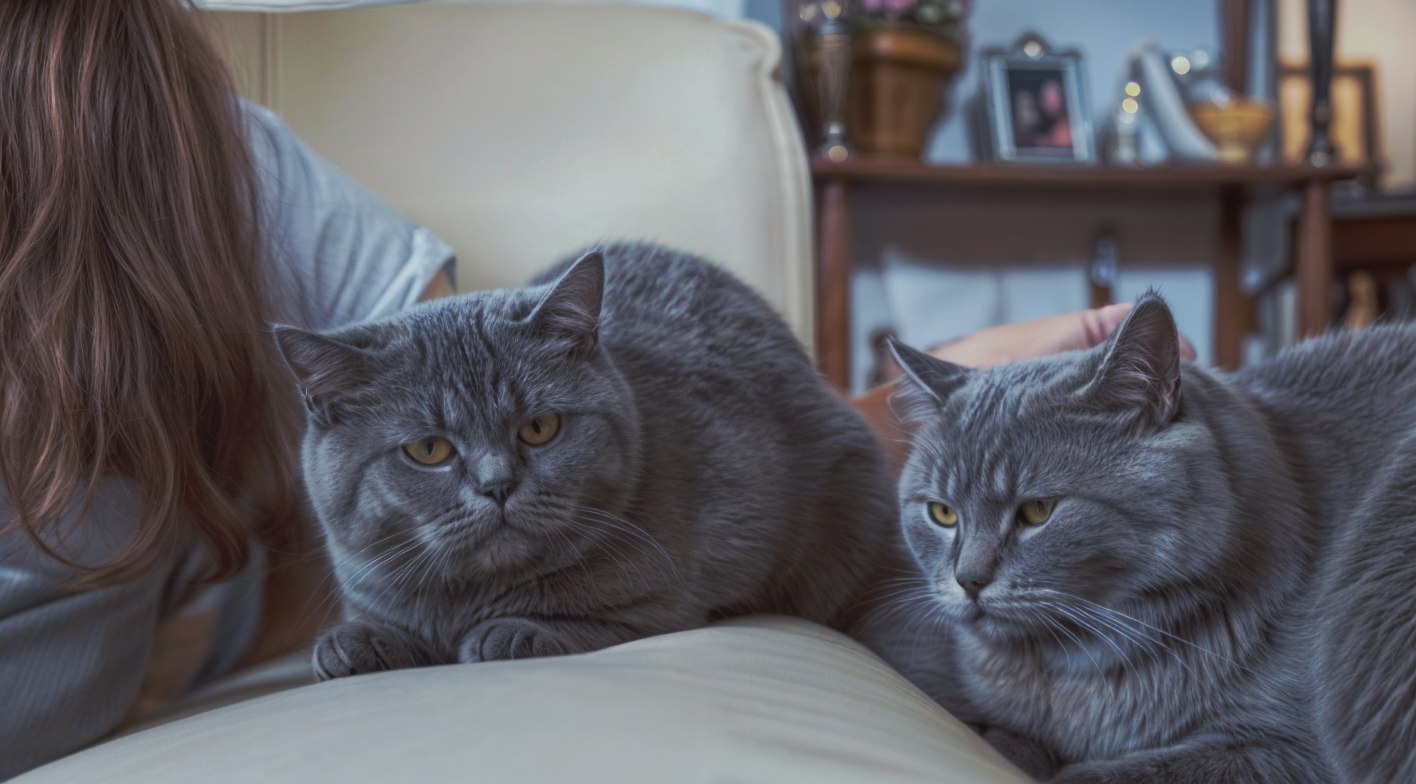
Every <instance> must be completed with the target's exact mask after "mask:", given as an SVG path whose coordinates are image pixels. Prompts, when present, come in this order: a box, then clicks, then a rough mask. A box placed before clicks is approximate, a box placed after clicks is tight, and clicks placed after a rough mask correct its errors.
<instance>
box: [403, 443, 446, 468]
mask: <svg viewBox="0 0 1416 784" xmlns="http://www.w3.org/2000/svg"><path fill="white" fill-rule="evenodd" d="M403 451H404V452H406V453H407V454H408V456H409V457H411V458H413V459H414V460H417V461H418V462H419V463H422V464H423V465H429V466H430V465H437V464H438V463H441V462H443V461H444V460H447V459H448V458H449V457H451V456H452V442H451V441H448V440H447V439H446V438H438V437H437V436H432V437H429V438H424V439H420V440H418V441H414V442H413V443H411V444H404V445H403Z"/></svg>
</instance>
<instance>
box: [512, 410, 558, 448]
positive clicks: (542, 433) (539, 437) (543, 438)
mask: <svg viewBox="0 0 1416 784" xmlns="http://www.w3.org/2000/svg"><path fill="white" fill-rule="evenodd" d="M560 422H561V420H560V415H559V414H543V415H541V416H538V417H536V418H535V419H532V420H529V421H527V422H526V423H525V424H523V425H522V426H521V428H520V429H518V430H517V431H516V435H517V437H519V438H520V439H521V440H522V441H525V442H526V443H528V444H530V445H531V446H540V445H542V444H544V443H546V442H547V441H550V440H551V439H552V438H555V437H556V433H557V432H559V431H560Z"/></svg>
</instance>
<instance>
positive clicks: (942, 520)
mask: <svg viewBox="0 0 1416 784" xmlns="http://www.w3.org/2000/svg"><path fill="white" fill-rule="evenodd" d="M929 519H931V520H933V521H934V522H935V523H937V524H938V525H942V526H944V527H945V528H953V527H954V526H955V525H957V524H958V522H959V513H958V512H955V511H954V510H953V508H952V507H948V506H945V505H944V504H941V503H939V502H938V501H930V502H929Z"/></svg>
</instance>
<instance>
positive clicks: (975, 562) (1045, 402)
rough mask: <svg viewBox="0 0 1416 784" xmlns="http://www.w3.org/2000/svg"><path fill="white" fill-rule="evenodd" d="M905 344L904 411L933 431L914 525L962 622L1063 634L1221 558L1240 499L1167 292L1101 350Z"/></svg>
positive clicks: (909, 492) (908, 501)
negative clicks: (967, 355) (945, 351)
mask: <svg viewBox="0 0 1416 784" xmlns="http://www.w3.org/2000/svg"><path fill="white" fill-rule="evenodd" d="M896 353H897V356H898V357H899V359H900V362H901V366H902V367H904V368H905V369H906V373H907V377H906V379H905V380H904V382H903V385H902V387H901V391H900V394H899V398H900V400H901V402H902V403H903V404H904V408H905V411H904V413H905V415H906V416H908V417H910V418H914V419H917V420H919V421H920V422H921V425H922V426H921V429H920V431H919V432H918V435H917V436H916V438H915V450H914V452H913V454H912V456H911V458H910V461H909V463H908V465H907V466H906V469H905V472H904V475H903V477H902V479H901V484H900V508H901V515H902V520H903V525H904V530H905V534H906V537H907V539H908V541H909V544H910V547H911V549H912V550H913V551H914V554H915V556H916V558H917V559H918V560H919V562H920V564H921V565H922V566H923V567H924V570H925V572H926V574H927V575H928V576H929V579H930V581H931V583H932V587H933V591H934V594H935V596H936V598H937V599H938V600H939V602H940V603H941V605H942V608H943V609H944V611H945V612H946V613H947V614H948V615H949V616H950V617H951V618H953V619H954V620H955V621H957V622H959V623H962V624H965V625H967V626H968V627H969V628H971V629H973V630H975V631H976V632H978V633H979V634H981V635H985V636H991V637H999V638H1008V637H1034V638H1041V639H1045V640H1050V639H1053V638H1055V637H1057V635H1058V633H1059V632H1060V633H1066V632H1063V629H1066V628H1069V627H1081V628H1086V627H1087V626H1088V625H1089V624H1090V625H1092V626H1098V625H1100V624H1099V623H1098V621H1097V620H1096V617H1095V616H1096V613H1097V610H1096V608H1095V605H1101V606H1103V607H1110V608H1116V609H1120V608H1122V607H1130V608H1132V609H1134V607H1135V605H1136V603H1138V602H1144V601H1145V600H1146V597H1148V596H1151V595H1153V594H1154V593H1156V592H1160V591H1163V590H1164V589H1165V588H1166V587H1168V586H1171V585H1175V584H1183V583H1185V582H1186V581H1188V580H1194V579H1199V578H1201V577H1202V576H1203V575H1204V574H1205V572H1206V571H1207V570H1208V569H1211V568H1213V566H1214V564H1216V563H1217V562H1218V560H1219V559H1220V558H1221V556H1222V552H1223V544H1222V542H1223V540H1224V539H1225V538H1226V522H1225V521H1226V520H1227V519H1228V512H1229V509H1230V508H1231V506H1232V504H1231V501H1230V496H1229V495H1228V494H1227V491H1226V490H1225V488H1226V483H1225V479H1224V477H1223V475H1222V471H1221V470H1220V469H1219V468H1218V467H1217V466H1218V465H1219V461H1218V453H1217V449H1216V444H1215V442H1214V439H1213V437H1212V436H1211V435H1210V434H1209V431H1208V429H1207V428H1205V427H1204V426H1202V425H1200V424H1198V423H1197V422H1195V421H1193V419H1192V418H1191V417H1189V416H1187V413H1186V411H1185V409H1184V406H1183V404H1182V403H1183V401H1182V399H1181V395H1180V364H1179V362H1180V360H1179V344H1178V338H1177V336H1176V332H1175V325H1174V321H1173V320H1172V318H1171V316H1170V312H1169V309H1168V308H1166V306H1165V304H1164V303H1163V302H1162V301H1161V300H1160V299H1159V298H1156V297H1149V298H1146V299H1143V300H1142V301H1141V302H1140V303H1139V304H1138V305H1137V307H1136V308H1135V310H1133V311H1132V313H1131V315H1130V317H1129V318H1128V320H1127V322H1126V323H1125V324H1124V325H1123V326H1122V328H1121V330H1119V331H1118V333H1117V335H1116V336H1115V337H1114V338H1113V340H1112V341H1111V342H1110V343H1109V344H1106V345H1103V346H1100V347H1098V348H1096V349H1093V350H1091V351H1087V352H1072V353H1069V354H1066V355H1062V356H1058V357H1052V358H1046V359H1040V360H1032V361H1028V362H1021V363H1016V364H1013V365H1007V366H1002V367H998V368H991V369H985V370H967V369H964V368H961V367H958V366H955V365H951V364H949V363H947V362H942V361H940V360H937V359H934V358H933V357H930V356H928V355H926V354H922V353H920V352H917V351H913V350H912V349H908V348H907V347H904V346H897V347H896ZM1049 635H1051V636H1049Z"/></svg>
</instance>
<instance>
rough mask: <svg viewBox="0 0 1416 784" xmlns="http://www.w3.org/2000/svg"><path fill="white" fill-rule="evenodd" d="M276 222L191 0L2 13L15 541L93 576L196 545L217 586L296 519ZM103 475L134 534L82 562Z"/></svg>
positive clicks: (0, 99)
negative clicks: (79, 535)
mask: <svg viewBox="0 0 1416 784" xmlns="http://www.w3.org/2000/svg"><path fill="white" fill-rule="evenodd" d="M260 215H261V208H260V194H259V191H258V183H257V180H256V178H255V174H254V169H253V167H252V161H251V157H250V153H249V151H248V148H247V146H246V143H245V137H244V124H243V121H242V118H241V107H240V105H239V103H238V102H237V101H236V99H235V93H234V91H233V89H232V84H231V78H230V76H229V74H228V72H227V70H226V68H225V65H224V64H223V62H222V60H221V59H220V57H219V56H218V54H217V53H216V51H215V49H214V48H213V46H212V45H211V43H210V41H209V40H208V38H207V34H206V31H205V30H204V29H203V27H202V22H201V21H200V19H199V17H198V16H197V14H196V12H195V11H194V10H193V9H192V8H190V7H189V6H188V4H187V2H186V0H121V1H117V0H41V1H40V2H28V1H25V0H19V1H16V0H7V1H6V2H3V3H0V434H3V435H0V482H3V488H4V491H5V493H6V494H7V495H8V498H9V503H10V505H11V507H12V508H13V510H14V517H13V519H11V520H9V521H0V525H3V527H0V532H3V531H12V530H14V529H15V528H18V529H19V530H22V531H23V532H24V533H25V534H26V535H28V537H29V538H30V539H31V540H32V541H33V542H34V543H35V545H36V546H38V547H39V548H40V549H42V550H43V551H44V552H46V553H48V554H49V555H50V556H52V557H55V558H57V559H59V560H61V561H64V562H65V563H69V564H70V565H71V566H75V567H79V568H80V569H82V570H83V573H84V574H85V575H86V576H85V578H84V581H85V582H95V581H105V582H106V581H110V580H116V579H124V578H127V577H131V576H133V575H136V574H139V573H142V572H144V571H145V570H148V569H151V568H153V567H154V566H155V565H157V564H159V563H162V562H163V561H164V560H165V559H167V558H170V557H171V556H172V554H173V553H174V552H176V548H178V547H180V546H183V544H184V543H185V542H192V541H195V542H199V543H202V544H204V545H205V546H206V547H207V549H208V550H209V552H210V555H211V559H212V563H213V565H214V568H213V570H212V573H211V575H210V576H211V577H212V578H219V577H222V576H227V575H229V574H231V573H233V572H234V571H235V570H237V569H239V568H240V567H241V566H242V565H243V564H244V563H245V562H246V560H247V558H248V557H249V547H248V541H249V539H250V537H251V536H252V535H253V534H254V533H256V529H258V528H260V529H265V530H268V531H275V530H277V529H279V528H280V527H281V526H284V525H289V524H290V523H291V522H292V521H293V519H294V514H295V509H296V505H295V503H294V499H295V498H296V495H295V482H294V479H293V474H292V473H291V470H290V469H291V467H292V464H293V459H294V452H293V449H292V446H291V443H292V439H293V436H292V434H293V432H294V431H295V429H296V427H295V426H292V422H291V419H292V417H291V414H292V413H293V411H294V408H293V405H292V404H291V402H290V398H291V397H292V396H291V395H288V394H287V393H286V392H285V390H286V389H287V388H288V385H289V384H290V382H289V379H288V377H287V375H286V373H287V371H285V369H284V367H283V365H282V364H281V362H280V359H279V357H278V355H277V354H276V353H275V348H274V342H273V341H272V340H271V337H270V334H269V331H268V327H267V323H268V316H269V312H270V306H269V302H270V299H269V297H268V295H267V294H268V292H267V291H266V284H265V276H264V275H263V273H262V270H263V264H262V257H263V253H264V250H263V247H264V246H263V245H262V237H261V230H260V221H259V218H260ZM108 476H117V477H126V478H128V479H130V480H132V481H133V482H134V483H135V484H136V486H137V488H138V490H139V491H140V494H141V505H140V510H139V515H140V519H139V521H138V525H137V527H136V533H135V534H134V536H133V538H132V539H131V541H130V542H129V543H128V545H127V546H126V548H125V549H123V550H122V551H121V552H119V553H118V555H116V556H115V557H114V558H113V559H112V560H111V561H109V562H107V563H103V564H76V563H72V562H71V561H68V560H66V559H65V558H64V557H63V547H62V545H61V543H62V540H63V538H64V537H65V536H67V535H68V534H69V533H71V532H72V529H71V528H69V527H67V526H64V525H62V522H63V520H65V519H66V518H67V517H68V516H69V514H70V512H71V510H72V509H74V508H75V506H76V505H77V507H78V509H79V510H80V511H81V512H87V511H89V507H90V505H91V504H92V500H93V493H94V491H95V487H96V485H97V483H98V480H99V479H100V478H101V477H108ZM247 492H249V493H250V500H251V501H252V502H253V506H254V508H255V512H256V514H255V515H254V520H255V525H254V527H253V522H252V515H251V514H250V512H249V511H246V512H243V509H242V507H243V506H244V504H245V501H244V499H243V498H242V496H243V495H244V494H245V493H247ZM83 517H84V516H83V514H82V513H81V514H79V515H77V516H75V518H74V519H75V520H76V521H79V520H82V519H83ZM88 519H90V520H92V519H95V518H94V517H90V518H88ZM97 519H101V518H97ZM61 529H62V530H61Z"/></svg>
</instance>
